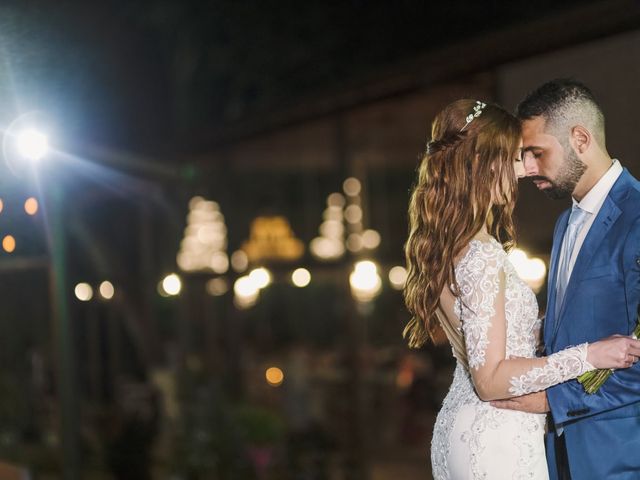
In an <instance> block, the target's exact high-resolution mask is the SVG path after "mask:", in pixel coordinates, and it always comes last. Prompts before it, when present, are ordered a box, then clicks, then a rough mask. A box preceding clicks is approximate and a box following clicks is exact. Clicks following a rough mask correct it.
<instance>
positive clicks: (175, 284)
mask: <svg viewBox="0 0 640 480" xmlns="http://www.w3.org/2000/svg"><path fill="white" fill-rule="evenodd" d="M162 289H163V290H164V291H165V293H166V294H167V295H172V296H174V295H178V294H179V293H180V291H181V290H182V280H180V277H179V276H178V275H176V274H175V273H171V274H169V275H167V276H166V277H164V279H163V280H162Z"/></svg>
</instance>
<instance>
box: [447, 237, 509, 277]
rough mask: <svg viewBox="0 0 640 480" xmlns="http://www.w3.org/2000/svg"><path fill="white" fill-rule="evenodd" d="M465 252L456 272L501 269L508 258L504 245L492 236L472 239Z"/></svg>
mask: <svg viewBox="0 0 640 480" xmlns="http://www.w3.org/2000/svg"><path fill="white" fill-rule="evenodd" d="M463 252H464V253H463V254H462V256H461V259H460V261H459V262H458V265H457V267H456V270H463V269H464V270H471V271H476V272H480V271H484V270H492V269H494V268H499V267H501V266H502V265H503V262H504V260H505V259H506V258H507V253H506V252H505V250H504V248H503V246H502V244H501V243H500V242H498V240H496V239H495V238H494V237H492V236H490V235H486V236H476V237H474V238H472V239H471V241H470V242H469V245H467V247H466V249H465V250H464V251H463Z"/></svg>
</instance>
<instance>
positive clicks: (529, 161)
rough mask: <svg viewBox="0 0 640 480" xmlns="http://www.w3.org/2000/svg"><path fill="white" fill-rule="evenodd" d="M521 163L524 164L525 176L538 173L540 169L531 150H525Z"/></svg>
mask: <svg viewBox="0 0 640 480" xmlns="http://www.w3.org/2000/svg"><path fill="white" fill-rule="evenodd" d="M522 163H523V165H524V173H525V175H526V176H527V177H533V176H536V175H539V173H540V169H539V168H538V162H537V161H536V158H535V156H534V155H533V154H532V153H531V152H526V153H525V154H524V155H523V157H522Z"/></svg>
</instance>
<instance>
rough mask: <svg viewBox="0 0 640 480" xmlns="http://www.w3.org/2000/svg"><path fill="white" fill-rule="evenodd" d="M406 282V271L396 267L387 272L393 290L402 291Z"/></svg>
mask: <svg viewBox="0 0 640 480" xmlns="http://www.w3.org/2000/svg"><path fill="white" fill-rule="evenodd" d="M406 281H407V269H406V268H404V267H401V266H400V265H397V266H395V267H393V268H392V269H391V270H389V283H391V287H392V288H394V289H395V290H402V289H403V288H404V284H405V282H406Z"/></svg>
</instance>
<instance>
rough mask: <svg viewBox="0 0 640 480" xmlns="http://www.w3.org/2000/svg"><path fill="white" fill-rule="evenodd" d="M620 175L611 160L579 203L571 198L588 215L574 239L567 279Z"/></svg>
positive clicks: (619, 168)
mask: <svg viewBox="0 0 640 480" xmlns="http://www.w3.org/2000/svg"><path fill="white" fill-rule="evenodd" d="M621 173H622V165H620V162H619V161H618V160H616V159H613V163H612V164H611V166H610V167H609V170H607V171H606V172H605V174H604V175H603V176H602V177H600V180H598V182H597V183H596V184H595V185H594V186H593V187H592V188H591V190H589V192H587V194H586V195H585V196H584V197H583V198H582V200H580V202H576V200H575V198H572V200H573V204H574V205H575V204H577V205H578V206H579V207H580V208H581V209H582V210H584V211H585V212H589V213H590V215H589V216H588V217H587V219H586V220H585V222H584V225H583V226H582V229H581V230H580V232H578V236H577V237H576V243H575V245H574V246H573V252H571V258H570V259H569V277H568V278H571V272H573V266H574V265H575V263H576V258H578V254H579V253H580V248H582V244H583V243H584V239H585V238H586V237H587V234H588V233H589V229H590V228H591V225H593V222H594V220H595V219H596V217H597V216H598V212H599V211H600V208H601V207H602V204H603V203H604V200H605V198H607V195H608V194H609V192H610V191H611V188H612V187H613V184H614V183H616V180H618V177H619V176H620V174H621ZM558 265H562V258H559V259H558Z"/></svg>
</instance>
